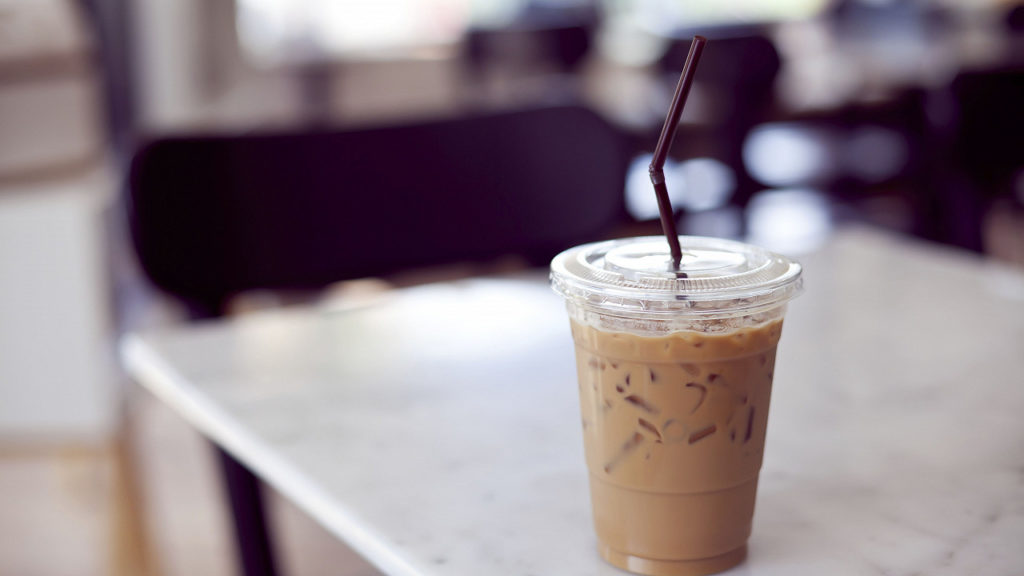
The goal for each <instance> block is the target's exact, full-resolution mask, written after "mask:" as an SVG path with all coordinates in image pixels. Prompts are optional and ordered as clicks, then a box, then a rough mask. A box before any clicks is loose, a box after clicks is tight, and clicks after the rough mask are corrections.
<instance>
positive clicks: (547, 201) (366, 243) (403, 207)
mask: <svg viewBox="0 0 1024 576" xmlns="http://www.w3.org/2000/svg"><path fill="white" fill-rule="evenodd" d="M625 152H626V151H625V147H624V146H623V145H622V144H621V143H620V140H619V137H618V134H617V133H616V132H615V131H614V130H613V129H612V128H611V127H610V126H609V125H608V124H607V123H606V122H604V121H603V120H602V119H601V118H600V117H598V116H596V115H595V114H594V113H592V112H590V111H588V110H585V109H582V108H551V109H538V110H529V111H518V112H508V113H501V114H496V115H488V116H479V117H471V118H461V119H455V120H446V121H436V122H429V123H422V124H417V125H410V126H391V127H378V128H369V129H361V130H352V131H343V132H330V133H315V134H308V133H307V134H273V135H269V134H268V135H251V136H211V137H195V138H173V139H167V140H161V141H157V142H153V143H151V144H149V145H147V146H145V147H144V148H143V149H141V150H140V151H139V153H138V154H137V155H136V157H135V159H134V162H133V165H132V172H131V193H130V202H129V217H130V223H131V229H132V235H133V241H134V244H135V248H136V251H137V253H138V257H139V260H140V263H141V265H142V268H143V269H144V271H145V272H146V274H147V275H148V277H149V278H150V279H151V280H152V282H153V283H154V284H155V285H156V286H157V287H159V288H160V289H162V290H163V291H165V292H167V293H169V294H171V295H172V296H174V297H176V298H179V299H180V300H181V301H183V302H185V303H186V304H187V305H188V306H189V309H190V311H191V313H192V315H193V316H194V317H196V318H199V317H211V316H218V315H221V314H222V313H224V311H225V304H226V302H227V301H228V300H229V298H230V297H231V296H232V295H233V294H236V293H238V292H241V291H244V290H247V289H253V288H270V289H284V288H289V289H291V288H317V287H323V286H324V285H326V284H328V283H331V282H335V281H339V280H344V279H351V278H358V277H364V276H370V275H380V274H386V273H389V272H394V271H398V270H402V269H404V268H406V267H421V266H429V265H436V264H442V263H451V262H461V261H480V260H486V259H490V258H493V257H496V256H500V255H505V254H520V255H524V256H526V257H528V258H530V259H532V260H533V261H534V262H538V263H539V262H546V261H547V259H549V258H550V257H551V256H552V255H553V254H555V253H556V252H557V251H559V250H561V249H563V248H566V247H568V246H570V245H572V244H575V243H578V242H582V241H587V240H594V239H598V238H599V237H601V236H602V235H604V234H606V233H608V232H609V230H610V228H611V227H612V226H613V225H614V224H615V223H617V222H618V221H619V219H620V218H622V217H624V211H623V207H622V204H623V200H622V198H623V185H624V180H625V169H626V168H625V167H626V162H627V157H626V153H625ZM220 456H221V462H222V466H223V471H224V475H225V478H226V481H227V484H228V492H229V496H230V500H231V507H232V512H233V515H234V520H235V529H236V536H237V537H238V540H239V546H240V550H239V552H240V554H241V560H242V566H243V568H244V571H245V573H246V574H247V575H257V574H259V575H266V574H272V573H273V572H274V564H273V555H272V553H271V549H270V546H269V540H268V538H267V534H266V528H265V523H264V515H263V510H262V505H261V496H260V486H259V484H258V482H257V480H256V478H255V477H254V476H253V475H252V473H251V472H250V471H249V470H248V469H246V467H245V466H244V465H242V464H240V463H238V462H237V461H235V460H234V459H233V458H232V456H231V455H229V454H227V453H225V452H221V453H220Z"/></svg>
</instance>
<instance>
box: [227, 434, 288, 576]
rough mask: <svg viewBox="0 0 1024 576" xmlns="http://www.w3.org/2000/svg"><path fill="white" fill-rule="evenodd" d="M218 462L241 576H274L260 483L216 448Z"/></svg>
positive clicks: (244, 468) (275, 571)
mask: <svg viewBox="0 0 1024 576" xmlns="http://www.w3.org/2000/svg"><path fill="white" fill-rule="evenodd" d="M217 454H218V456H219V459H220V463H221V470H222V471H223V475H224V481H225V484H226V488H227V493H228V499H229V500H230V501H231V515H232V518H233V520H234V523H235V539H236V541H237V544H238V556H239V559H240V560H241V564H242V565H241V568H242V574H244V576H274V575H275V574H277V570H276V568H275V566H274V555H273V551H272V550H271V548H270V538H269V536H268V533H267V524H266V515H265V514H264V509H263V495H262V493H261V488H262V485H261V484H260V480H259V479H258V478H256V476H255V475H253V473H252V471H250V470H249V469H248V468H246V467H245V465H244V464H242V463H241V462H239V461H237V460H235V459H234V457H232V456H231V455H230V454H228V453H227V452H225V451H224V450H223V449H222V448H220V447H219V446H218V447H217Z"/></svg>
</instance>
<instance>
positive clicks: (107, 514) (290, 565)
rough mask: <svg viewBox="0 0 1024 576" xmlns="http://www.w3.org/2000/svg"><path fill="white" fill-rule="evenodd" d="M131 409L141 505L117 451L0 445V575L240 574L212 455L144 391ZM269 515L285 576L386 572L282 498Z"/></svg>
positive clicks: (274, 498)
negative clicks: (130, 494)
mask: <svg viewBox="0 0 1024 576" xmlns="http://www.w3.org/2000/svg"><path fill="white" fill-rule="evenodd" d="M133 405H134V408H133V410H132V415H133V428H134V430H135V433H134V435H133V443H132V446H131V449H132V451H133V453H134V461H135V470H136V471H137V473H138V474H137V475H136V476H135V480H136V484H135V486H136V489H137V491H138V496H139V497H138V498H137V505H138V506H137V507H133V506H132V504H131V503H130V502H129V501H128V499H127V498H126V494H125V492H126V489H125V488H126V486H125V482H124V481H123V479H122V478H121V477H120V475H119V474H118V468H117V462H118V461H117V459H116V458H115V453H116V450H115V449H113V448H97V447H77V448H71V447H62V446H59V445H57V446H32V445H28V446H26V445H19V446H16V447H14V446H4V445H0V574H5V575H6V574H10V575H19V576H50V575H53V576H58V575H59V576H92V575H103V576H106V575H122V574H123V575H139V576H194V575H196V574H203V575H209V576H221V575H224V576H228V575H234V574H236V573H237V567H236V564H235V558H234V552H233V542H232V540H231V539H230V533H229V526H230V524H229V518H228V516H227V511H226V506H225V503H224V500H223V496H222V492H221V486H220V484H219V478H218V477H217V474H216V462H215V460H214V458H213V453H212V451H211V449H210V446H209V445H208V444H207V443H206V442H205V440H203V438H202V437H201V436H199V435H198V434H197V433H196V432H195V431H193V430H192V429H190V428H189V426H188V425H187V424H186V423H185V422H183V421H182V420H181V419H179V418H178V417H177V416H176V415H175V414H173V413H172V412H171V411H170V410H168V409H167V408H165V407H164V406H162V405H161V404H160V403H159V402H158V401H156V400H155V399H153V398H152V397H150V396H148V395H146V394H145V393H144V392H139V393H138V394H137V399H136V400H135V401H133ZM129 487H130V486H129ZM269 514H270V516H271V529H272V530H273V532H274V537H275V538H276V543H277V547H278V548H277V549H278V557H279V561H280V564H281V566H282V573H283V574H285V575H287V576H320V575H327V574H331V575H335V576H371V575H376V574H378V573H377V572H376V571H375V570H374V569H373V568H372V567H370V566H369V565H367V564H366V563H365V562H364V561H362V559H360V558H359V557H358V556H356V555H355V553H353V552H352V551H351V550H349V549H348V548H347V547H346V546H344V545H343V544H341V543H340V542H339V541H337V540H336V539H335V538H334V537H333V536H331V535H330V534H328V533H327V532H326V531H324V530H323V529H322V528H320V526H319V525H317V524H315V523H314V522H313V521H312V520H310V519H309V518H308V517H307V516H306V515H305V514H304V513H303V512H301V511H299V510H297V509H296V508H294V507H293V506H291V505H290V504H288V503H287V502H286V501H285V500H283V499H282V498H280V497H278V496H277V495H271V503H270V509H269ZM140 525H141V527H140ZM147 545H148V546H147ZM147 548H148V550H147ZM147 556H148V561H147V559H146V557H147Z"/></svg>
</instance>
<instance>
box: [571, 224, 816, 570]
mask: <svg viewBox="0 0 1024 576" xmlns="http://www.w3.org/2000/svg"><path fill="white" fill-rule="evenodd" d="M680 243H681V244H682V246H683V250H684V258H683V261H682V264H681V266H680V269H678V270H672V269H670V264H669V262H670V259H669V253H668V245H667V242H665V241H664V240H663V239H661V240H659V239H657V238H635V239H626V240H617V241H611V242H604V243H596V244H588V245H583V246H578V247H576V248H573V249H570V250H567V251H566V252H563V253H562V254H560V255H559V256H558V257H556V258H555V259H554V260H553V261H552V265H551V269H552V273H551V280H552V285H553V287H554V289H555V291H556V292H558V293H559V294H561V295H563V296H564V297H565V299H566V308H567V310H568V313H569V318H570V324H571V327H572V337H573V341H574V343H575V346H576V368H577V374H578V385H579V395H580V411H581V422H582V426H583V439H584V450H585V454H586V462H587V468H588V472H589V477H590V496H591V502H592V505H593V514H594V525H595V529H596V534H597V540H598V542H597V547H598V550H599V553H600V554H601V556H602V557H603V558H605V559H606V560H607V561H608V562H610V563H612V564H614V565H616V566H619V567H621V568H624V569H627V570H631V571H633V572H638V573H641V574H648V575H651V576H701V575H704V574H712V573H715V572H720V571H722V570H725V569H728V568H730V567H732V566H735V565H736V564H738V563H740V562H742V561H743V559H744V557H745V555H746V543H747V540H748V538H749V537H750V535H751V523H752V519H753V515H754V504H755V500H756V495H757V480H758V473H759V471H760V469H761V462H762V455H763V454H764V446H765V430H766V428H767V422H768V412H769V399H770V397H771V390H772V378H773V375H774V370H775V353H776V348H777V346H778V343H779V338H780V336H781V333H782V322H783V317H784V314H785V310H786V303H787V302H788V301H789V300H790V299H792V298H793V297H795V296H796V295H797V294H799V292H800V291H801V280H800V275H801V269H800V266H799V264H796V263H795V262H793V261H791V260H789V259H787V258H785V257H783V256H779V255H778V254H773V253H771V252H768V251H766V250H763V249H761V248H758V247H756V246H751V245H748V244H742V243H739V242H731V241H727V240H718V239H711V238H697V237H685V236H684V237H680Z"/></svg>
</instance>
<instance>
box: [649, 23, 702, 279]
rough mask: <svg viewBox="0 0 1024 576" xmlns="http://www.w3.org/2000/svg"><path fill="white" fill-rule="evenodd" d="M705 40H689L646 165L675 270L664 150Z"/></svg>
mask: <svg viewBox="0 0 1024 576" xmlns="http://www.w3.org/2000/svg"><path fill="white" fill-rule="evenodd" d="M707 41H708V39H707V38H705V37H703V36H694V37H693V42H691V43H690V53H689V54H687V55H686V63H685V64H684V65H683V73H682V74H681V75H680V76H679V84H677V85H676V93H675V95H674V96H672V105H671V106H670V107H669V109H668V116H667V117H666V118H665V125H664V126H662V128H661V136H660V137H659V138H658V146H657V147H655V149H654V159H653V160H651V167H650V168H649V169H648V171H649V172H650V173H651V183H652V184H654V194H655V196H657V197H658V211H659V212H660V213H661V229H662V230H663V231H664V232H665V238H667V239H668V247H669V250H671V251H672V269H673V270H679V262H680V260H682V259H683V251H682V249H680V248H679V234H677V233H676V222H675V218H674V217H673V216H672V202H671V201H669V199H668V187H667V186H665V159H666V158H668V151H669V149H670V148H672V141H673V140H675V137H676V126H677V125H678V124H679V117H680V116H681V115H682V114H683V106H685V105H686V97H687V96H689V95H690V87H691V86H692V85H693V75H694V74H696V72H697V61H698V60H700V55H701V53H702V52H703V51H704V44H706V43H707Z"/></svg>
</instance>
